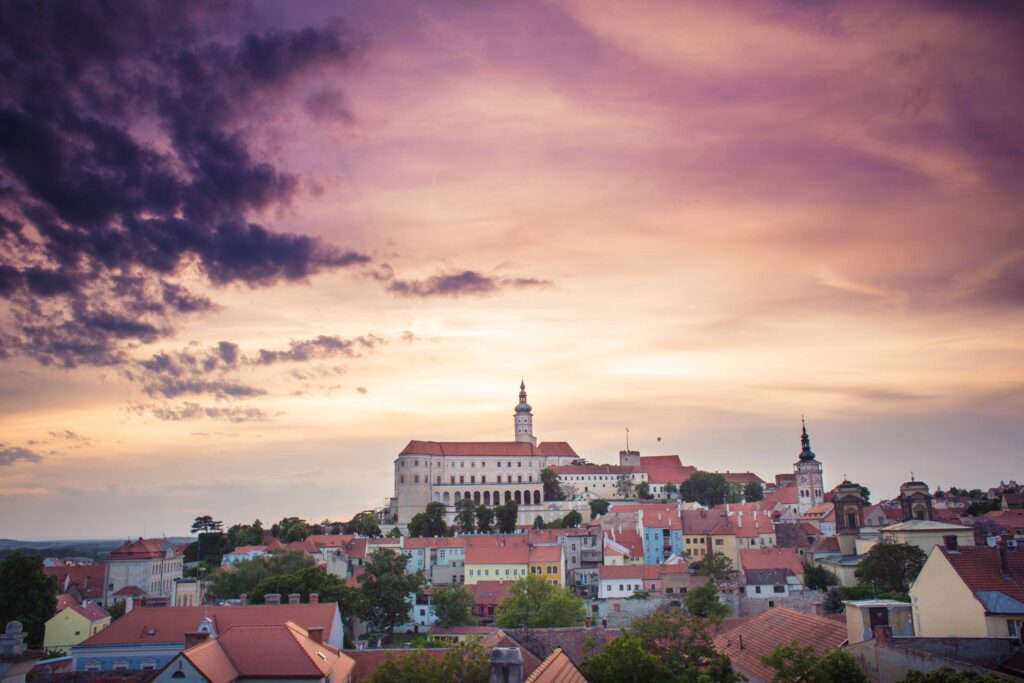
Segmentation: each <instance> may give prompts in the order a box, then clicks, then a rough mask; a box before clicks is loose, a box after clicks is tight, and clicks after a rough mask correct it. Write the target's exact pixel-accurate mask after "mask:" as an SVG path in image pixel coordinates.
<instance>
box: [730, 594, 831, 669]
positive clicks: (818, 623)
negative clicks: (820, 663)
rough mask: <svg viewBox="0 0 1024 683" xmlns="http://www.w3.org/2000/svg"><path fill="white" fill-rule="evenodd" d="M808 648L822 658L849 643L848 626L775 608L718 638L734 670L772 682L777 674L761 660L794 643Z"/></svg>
mask: <svg viewBox="0 0 1024 683" xmlns="http://www.w3.org/2000/svg"><path fill="white" fill-rule="evenodd" d="M793 640H795V641H797V642H798V643H799V644H800V645H809V646H811V647H813V648H814V651H815V653H816V654H818V655H819V656H820V655H822V654H824V653H825V652H827V651H829V650H832V649H834V648H837V647H839V646H840V645H842V644H843V643H845V642H846V626H845V624H842V623H839V622H838V621H833V620H832V619H826V618H824V617H818V616H815V615H813V614H803V613H801V612H797V611H795V610H791V609H789V608H786V607H773V608H771V609H768V610H766V611H764V612H762V613H761V614H759V615H758V616H756V617H753V618H752V619H750V620H749V621H747V622H745V623H742V624H739V625H738V626H736V627H735V628H733V629H732V630H730V631H728V632H726V633H720V634H719V635H718V636H716V637H715V649H716V650H718V651H719V652H720V653H722V654H724V655H728V657H729V658H730V659H731V660H732V664H733V668H735V669H736V670H737V671H738V672H740V673H741V674H744V675H746V676H747V677H749V678H757V679H760V680H763V681H770V680H772V679H773V678H774V677H775V671H774V669H772V668H771V667H769V666H768V665H766V664H764V663H763V662H762V661H761V658H762V657H764V656H766V655H769V654H771V652H772V650H774V649H775V648H776V647H778V646H779V645H785V644H787V643H789V642H791V641H793Z"/></svg>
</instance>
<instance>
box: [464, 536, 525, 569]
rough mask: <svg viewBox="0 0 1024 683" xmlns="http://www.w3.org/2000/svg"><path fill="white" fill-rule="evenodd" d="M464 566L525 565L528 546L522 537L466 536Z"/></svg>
mask: <svg viewBox="0 0 1024 683" xmlns="http://www.w3.org/2000/svg"><path fill="white" fill-rule="evenodd" d="M465 539H466V552H465V554H466V564H467V565H469V564H526V563H527V562H528V561H529V558H530V546H529V545H528V544H527V542H526V538H525V537H523V536H466V537H465Z"/></svg>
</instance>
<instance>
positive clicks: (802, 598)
mask: <svg viewBox="0 0 1024 683" xmlns="http://www.w3.org/2000/svg"><path fill="white" fill-rule="evenodd" d="M723 597H725V598H726V599H725V600H723V602H726V603H727V604H728V605H729V606H730V607H732V613H733V614H734V615H736V616H740V617H756V616H757V615H758V614H760V613H761V612H764V611H765V610H766V609H770V608H771V607H788V608H790V609H794V610H796V611H797V612H804V613H805V614H814V613H815V606H814V603H817V602H821V601H822V600H823V599H824V598H825V594H824V593H823V592H822V591H811V590H803V591H793V592H792V593H790V594H788V595H779V596H778V597H773V596H765V597H763V598H751V597H747V596H746V595H743V594H729V595H727V596H723ZM769 603H772V604H769Z"/></svg>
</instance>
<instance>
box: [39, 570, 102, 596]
mask: <svg viewBox="0 0 1024 683" xmlns="http://www.w3.org/2000/svg"><path fill="white" fill-rule="evenodd" d="M103 572H104V567H103V565H102V564H76V565H71V566H64V567H43V573H44V574H46V575H47V576H54V577H56V578H57V590H58V591H64V590H65V589H66V590H71V589H72V588H74V589H76V590H77V591H78V592H79V593H81V595H82V597H83V598H99V597H101V596H102V595H103Z"/></svg>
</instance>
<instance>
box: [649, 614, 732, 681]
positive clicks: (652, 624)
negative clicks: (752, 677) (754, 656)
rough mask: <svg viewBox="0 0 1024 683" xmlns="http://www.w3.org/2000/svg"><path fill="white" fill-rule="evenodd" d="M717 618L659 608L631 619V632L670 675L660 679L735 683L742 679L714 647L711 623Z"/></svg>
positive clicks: (715, 622)
mask: <svg viewBox="0 0 1024 683" xmlns="http://www.w3.org/2000/svg"><path fill="white" fill-rule="evenodd" d="M717 623H718V619H717V618H715V619H705V618H701V617H695V616H690V615H686V614H683V613H682V612H681V611H680V610H671V611H658V612H655V613H654V614H651V615H650V616H648V617H644V618H643V619H638V620H636V621H634V622H633V626H632V628H631V634H632V635H634V636H636V637H637V638H639V639H640V640H641V641H642V643H643V646H644V650H645V651H646V652H648V653H650V654H653V655H654V656H656V657H657V658H658V659H660V660H661V661H662V663H663V664H664V665H665V667H666V668H667V669H668V671H669V674H670V676H671V677H670V678H666V679H660V680H671V681H683V682H686V683H691V682H692V683H697V682H698V681H699V683H734V682H737V681H741V680H743V679H742V678H741V677H740V676H738V675H737V674H736V673H735V672H734V671H733V670H732V665H731V663H730V661H729V658H728V657H726V656H723V655H719V654H718V653H717V652H716V651H715V648H714V630H713V629H714V627H715V626H716V625H717Z"/></svg>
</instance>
